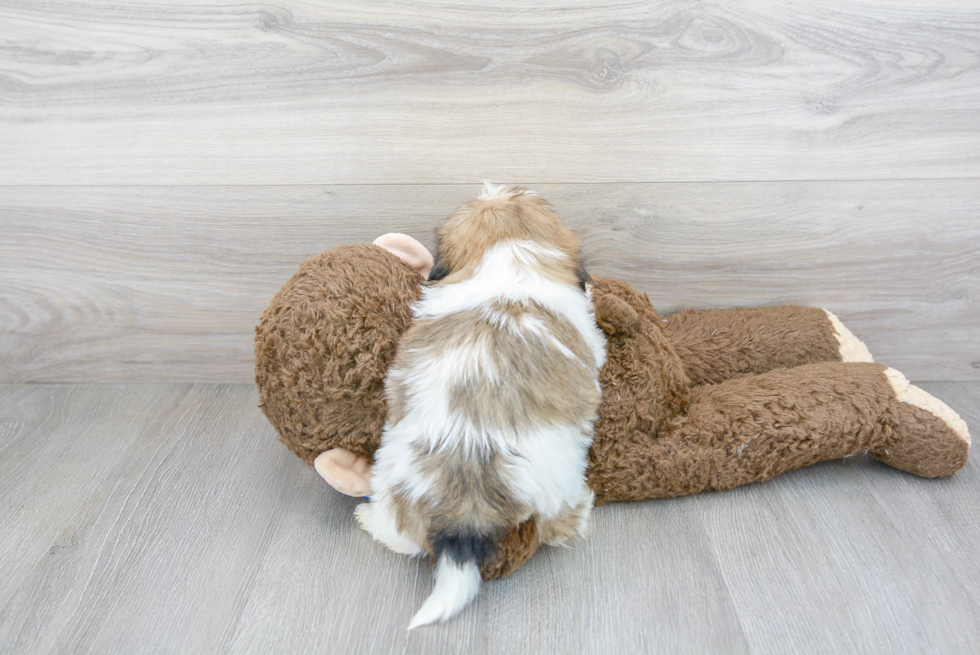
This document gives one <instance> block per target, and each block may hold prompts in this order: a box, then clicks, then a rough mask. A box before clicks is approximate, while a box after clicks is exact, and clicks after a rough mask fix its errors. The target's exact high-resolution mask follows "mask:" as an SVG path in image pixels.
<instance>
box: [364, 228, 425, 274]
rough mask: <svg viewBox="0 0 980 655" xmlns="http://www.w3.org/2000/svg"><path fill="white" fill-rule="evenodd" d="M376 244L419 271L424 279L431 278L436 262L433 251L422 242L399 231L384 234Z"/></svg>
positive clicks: (376, 240)
mask: <svg viewBox="0 0 980 655" xmlns="http://www.w3.org/2000/svg"><path fill="white" fill-rule="evenodd" d="M374 245H376V246H379V247H381V248H384V249H385V250H387V251H388V252H390V253H391V254H393V255H395V256H396V257H398V258H399V259H400V260H402V261H403V262H405V263H406V264H408V265H409V266H411V267H412V268H414V269H415V270H416V271H418V272H419V275H421V276H422V278H423V279H425V280H428V279H429V273H430V272H431V271H432V265H433V263H434V261H433V259H432V253H430V252H429V251H428V249H427V248H426V247H425V246H423V245H422V244H421V243H419V242H418V241H416V240H415V239H413V238H412V237H410V236H408V235H407V234H400V233H398V232H389V233H388V234H382V235H381V236H379V237H378V238H377V239H375V240H374Z"/></svg>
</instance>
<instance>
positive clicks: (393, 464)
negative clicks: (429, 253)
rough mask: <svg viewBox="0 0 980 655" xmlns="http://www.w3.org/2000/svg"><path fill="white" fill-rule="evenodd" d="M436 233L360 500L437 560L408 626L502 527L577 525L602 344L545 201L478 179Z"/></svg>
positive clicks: (569, 248)
mask: <svg viewBox="0 0 980 655" xmlns="http://www.w3.org/2000/svg"><path fill="white" fill-rule="evenodd" d="M436 233H437V235H438V236H439V238H440V243H439V250H438V258H437V263H436V265H435V267H434V268H433V270H432V273H431V275H430V278H429V284H428V285H427V286H426V288H425V289H424V290H423V293H422V297H421V299H420V300H419V301H418V303H417V304H416V305H415V306H414V307H413V312H414V316H415V319H414V323H413V325H412V327H411V328H410V329H409V330H408V331H407V332H406V333H405V335H404V336H403V337H402V340H401V342H400V343H399V346H398V353H397V355H396V357H395V360H394V362H393V365H392V366H391V367H390V369H389V373H388V377H387V379H386V382H385V385H386V386H385V390H386V394H387V400H388V422H387V424H386V425H385V428H384V431H383V434H382V438H381V447H380V448H379V449H378V451H377V453H376V454H375V465H374V468H373V473H372V479H371V488H372V490H373V492H374V493H373V495H372V496H371V500H370V502H369V503H364V504H362V505H360V506H359V507H358V508H357V511H356V515H357V517H358V520H359V521H360V523H361V525H362V526H364V528H365V529H366V530H368V532H370V533H371V534H372V536H373V537H374V538H375V539H377V540H378V541H380V542H382V543H384V544H385V545H387V546H389V547H390V548H391V549H392V550H395V551H396V552H399V553H405V554H409V555H419V554H422V553H429V554H431V555H432V556H433V557H434V558H435V559H436V561H437V569H436V581H435V589H434V590H433V592H432V595H431V596H430V597H429V598H428V600H426V602H425V603H424V604H423V605H422V608H421V609H420V610H419V612H418V613H417V614H416V615H415V617H414V618H413V619H412V622H411V624H410V625H409V629H412V628H414V627H416V626H420V625H426V624H429V623H432V622H434V621H440V620H445V619H447V618H449V617H451V616H454V615H455V614H457V613H458V612H459V611H460V610H462V609H463V607H465V606H466V605H467V604H468V603H469V602H470V601H471V600H472V599H473V598H474V597H475V596H476V594H477V592H478V590H479V588H480V565H481V563H483V562H484V561H486V560H487V559H489V558H492V557H493V556H494V554H495V553H494V548H495V546H496V544H497V542H498V540H499V539H500V538H501V537H502V536H503V535H504V533H506V532H507V531H508V530H509V529H510V528H512V527H514V526H516V525H518V524H520V523H522V522H524V521H525V520H527V519H528V518H531V517H533V518H534V520H535V521H536V523H537V528H538V534H539V535H540V536H541V540H542V541H543V542H545V543H550V544H556V545H557V544H565V543H567V542H568V541H570V540H571V539H572V538H573V537H575V536H576V535H578V534H581V533H582V532H583V531H584V530H585V528H586V526H587V524H588V520H589V515H590V512H591V510H592V500H593V494H592V492H591V490H590V489H589V488H588V486H587V485H586V482H585V470H586V464H587V462H586V459H587V456H588V450H589V446H590V445H591V443H592V435H593V424H594V422H595V420H596V414H597V410H598V407H599V401H600V387H599V381H598V376H599V370H600V368H601V367H602V364H603V362H604V361H605V354H606V344H605V339H604V337H603V335H602V332H601V331H600V330H599V328H598V327H597V325H596V322H595V316H594V315H593V311H592V301H591V296H590V293H589V289H588V285H587V282H588V275H587V273H586V272H585V269H584V267H583V266H582V263H581V261H580V260H579V241H578V238H577V237H576V236H575V234H573V233H572V232H571V231H570V230H568V229H567V228H566V227H565V226H564V225H562V223H561V222H560V221H559V220H558V217H557V216H556V215H555V214H554V212H553V211H552V210H551V207H550V205H549V204H548V203H547V202H545V201H544V200H542V199H541V198H539V197H537V196H536V195H535V194H533V193H531V192H529V191H527V190H525V189H521V188H504V187H498V186H493V185H491V184H490V183H489V182H488V183H486V185H485V187H484V190H483V193H482V194H481V195H480V197H479V198H477V199H476V200H473V201H471V202H469V203H467V204H465V205H463V206H462V207H461V208H460V209H458V210H457V211H456V212H455V213H453V214H452V215H451V216H450V217H449V219H448V220H447V221H446V223H445V224H444V225H442V226H441V227H440V228H439V229H438V230H437V231H436Z"/></svg>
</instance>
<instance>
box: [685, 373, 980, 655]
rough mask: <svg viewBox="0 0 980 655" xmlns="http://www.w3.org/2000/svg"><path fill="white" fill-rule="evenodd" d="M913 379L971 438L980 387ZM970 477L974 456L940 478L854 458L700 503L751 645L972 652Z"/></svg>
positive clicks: (974, 533)
mask: <svg viewBox="0 0 980 655" xmlns="http://www.w3.org/2000/svg"><path fill="white" fill-rule="evenodd" d="M922 386H923V388H925V389H926V390H927V391H930V392H931V393H933V394H935V395H937V396H938V397H940V398H942V399H943V400H945V401H948V402H949V403H950V405H951V406H953V407H954V408H956V409H957V410H958V411H959V412H960V413H961V414H962V416H963V418H964V419H965V420H967V422H968V424H969V426H970V430H971V432H972V433H973V434H976V427H975V426H977V425H980V385H977V384H975V383H974V384H969V385H968V384H924V385H922ZM978 481H980V465H978V464H977V458H976V457H975V456H974V457H973V458H972V459H971V460H970V461H969V462H968V463H967V465H966V467H965V468H964V469H963V470H961V471H960V472H959V473H957V474H956V475H955V476H953V477H951V478H947V479H942V480H927V479H923V478H916V477H914V476H910V475H908V474H904V473H902V472H900V471H896V470H894V469H890V468H888V467H886V466H883V465H873V464H871V463H870V462H869V461H868V460H867V459H864V458H854V459H850V460H846V461H843V462H828V463H825V464H820V465H817V466H813V467H809V468H806V469H801V470H799V471H795V472H792V473H789V474H786V475H783V476H779V477H778V478H774V479H773V480H772V481H771V482H767V483H762V484H757V485H751V486H748V487H740V488H737V489H734V490H732V492H730V493H723V494H706V495H703V496H699V497H697V500H698V503H699V507H700V509H701V511H702V515H703V518H704V521H705V525H706V526H707V532H708V534H709V536H710V537H711V540H712V544H713V545H714V549H715V550H714V552H715V554H716V556H717V558H718V561H719V563H720V567H721V569H722V571H723V572H724V577H725V580H726V583H727V584H728V588H729V589H730V590H731V592H732V596H733V598H734V601H735V606H736V608H737V611H738V615H739V619H740V623H741V625H742V627H743V629H744V631H745V634H746V636H747V638H748V640H749V643H750V644H752V645H753V646H756V647H761V650H760V652H772V653H780V652H794V653H825V652H828V651H829V650H834V651H840V652H853V653H865V652H866V653H871V652H876V653H883V652H936V653H944V652H975V651H976V648H977V643H978V640H980V593H978V591H980V589H978V587H977V586H976V584H975V583H974V581H976V580H980V565H978V563H977V562H978V559H977V555H978V554H980V547H978V543H980V541H978V540H977V537H978V534H980V533H978V530H980V520H978V518H977V516H976V514H975V512H974V511H973V510H972V509H971V508H975V506H976V499H977V498H980V496H978V494H980V486H978ZM845 498H846V499H847V500H846V501H845V500H844V499H845ZM747 553H751V554H752V555H751V556H749V557H747V556H746V554H747ZM789 626H791V628H788V627H789Z"/></svg>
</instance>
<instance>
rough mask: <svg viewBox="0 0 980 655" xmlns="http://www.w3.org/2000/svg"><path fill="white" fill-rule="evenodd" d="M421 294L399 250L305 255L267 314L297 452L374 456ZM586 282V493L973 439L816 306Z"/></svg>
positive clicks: (265, 377) (507, 545) (676, 490)
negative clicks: (899, 387) (673, 297)
mask: <svg viewBox="0 0 980 655" xmlns="http://www.w3.org/2000/svg"><path fill="white" fill-rule="evenodd" d="M420 293H421V278H420V277H419V275H418V274H417V273H416V272H415V271H414V270H412V269H411V268H409V267H408V266H407V265H405V264H402V263H401V261H400V260H398V258H397V257H395V256H394V255H391V254H389V253H387V252H386V251H384V250H382V249H381V248H378V247H376V246H343V247H341V248H336V249H334V250H331V251H328V252H326V253H323V254H321V255H319V256H317V257H314V258H312V259H310V260H308V261H306V262H304V263H303V265H302V266H301V267H300V270H299V271H298V272H297V273H296V275H294V276H293V278H292V279H291V280H290V281H289V282H287V283H286V285H285V286H284V287H283V289H282V290H281V291H280V292H279V293H278V294H277V295H276V297H275V298H274V299H273V301H272V303H271V304H270V306H269V308H268V309H267V310H266V311H265V313H264V314H263V315H262V322H261V323H260V325H259V327H258V328H257V329H256V349H255V354H256V382H257V384H258V386H259V391H260V395H261V398H262V408H263V410H264V411H265V413H266V416H268V417H269V420H270V421H271V422H272V424H273V425H274V426H275V428H276V430H277V431H278V432H279V435H280V440H281V441H282V442H283V443H285V444H286V445H287V446H288V447H289V448H290V449H291V450H292V451H293V452H295V453H296V454H297V455H299V456H300V457H301V458H303V460H304V461H305V462H307V463H308V464H311V463H312V462H313V459H314V458H315V457H316V456H317V455H318V454H319V453H321V452H324V451H326V450H329V449H331V448H346V449H348V450H350V451H352V452H354V453H355V454H358V455H361V456H363V457H367V458H371V457H372V456H373V453H374V451H375V450H376V449H377V447H378V444H379V442H380V437H381V428H382V426H383V424H384V420H385V402H384V397H383V385H384V377H385V373H386V370H387V367H388V364H389V363H390V361H391V359H392V357H393V355H394V352H395V348H396V345H397V342H398V339H399V337H400V336H401V334H402V332H403V331H404V330H405V329H406V328H407V326H408V324H409V322H410V320H411V316H410V309H409V305H410V304H411V302H412V301H414V300H415V299H417V298H418V297H419V295H420ZM592 294H593V300H594V303H595V311H596V320H597V322H598V324H599V326H600V327H601V328H602V329H603V330H604V331H605V333H606V335H607V338H608V347H607V360H606V364H605V366H604V367H603V370H602V374H601V378H600V382H601V385H602V391H603V402H602V406H601V407H600V410H599V420H598V422H597V423H596V431H595V440H594V443H593V446H592V449H591V452H590V456H589V470H588V481H589V485H590V486H591V487H592V489H593V491H594V492H595V494H596V502H597V504H602V503H607V502H612V501H618V500H644V499H651V498H665V497H670V496H677V495H682V494H691V493H697V492H700V491H704V490H708V489H716V490H720V489H728V488H731V487H734V486H736V485H740V484H746V483H749V482H755V481H759V480H765V479H768V478H770V477H772V476H774V475H777V474H779V473H782V472H784V471H789V470H791V469H795V468H799V467H801V466H807V465H809V464H813V463H816V462H820V461H823V460H828V459H836V458H840V457H846V456H850V455H856V454H860V453H865V452H869V453H871V454H872V455H873V456H874V457H876V458H878V459H879V460H881V461H882V462H884V463H886V464H888V465H890V466H894V467H896V468H899V469H902V470H905V471H909V472H911V473H914V474H916V475H923V476H930V477H934V476H944V475H950V474H952V473H954V472H955V471H957V470H959V469H960V468H961V467H962V466H963V465H964V464H965V463H966V457H967V454H968V451H969V441H968V437H967V438H964V437H963V436H960V435H958V434H956V433H955V432H954V431H953V430H952V429H951V428H950V426H948V425H947V424H946V423H944V422H943V421H942V420H940V419H939V418H937V416H935V415H933V414H931V413H930V412H927V411H925V410H923V409H919V408H918V407H916V406H914V405H910V404H907V403H905V402H902V401H900V400H899V399H898V398H897V397H896V395H895V392H894V391H893V389H892V386H891V384H890V382H889V379H888V377H887V376H886V374H885V367H883V366H881V365H879V364H872V363H845V362H841V361H840V359H841V357H840V354H839V344H838V342H837V339H836V337H835V336H834V335H835V330H834V327H833V326H832V324H831V322H830V319H829V318H828V316H827V315H826V313H825V312H823V311H822V310H819V309H812V308H807V307H789V306H788V307H772V308H759V309H736V310H715V311H706V312H697V311H694V310H688V311H684V312H680V313H678V314H675V315H673V316H670V317H668V318H667V319H666V320H664V319H662V318H661V317H660V316H659V315H658V314H657V312H656V311H655V310H654V308H653V306H652V304H651V303H650V300H649V299H648V298H647V297H646V295H645V294H641V293H639V292H638V291H637V290H636V289H634V288H633V287H631V286H630V285H629V284H627V283H625V282H620V281H617V280H612V279H609V278H603V277H599V276H596V277H595V278H594V281H593V287H592ZM957 420H958V419H957ZM538 545H539V543H538V537H537V531H536V529H535V526H534V524H533V522H530V523H525V524H523V525H521V526H519V527H518V528H515V529H514V530H512V531H511V532H510V533H508V535H506V536H505V537H504V539H503V540H502V542H501V543H500V545H499V547H498V551H497V555H498V556H497V559H496V561H494V562H492V563H490V564H488V565H487V566H485V567H484V570H483V575H484V577H487V578H490V577H499V576H503V575H507V574H509V573H510V572H512V571H513V570H514V569H516V568H517V567H518V566H520V565H521V564H522V563H523V562H524V561H526V560H527V558H528V557H530V556H531V554H532V553H533V552H534V551H535V550H536V549H537V547H538Z"/></svg>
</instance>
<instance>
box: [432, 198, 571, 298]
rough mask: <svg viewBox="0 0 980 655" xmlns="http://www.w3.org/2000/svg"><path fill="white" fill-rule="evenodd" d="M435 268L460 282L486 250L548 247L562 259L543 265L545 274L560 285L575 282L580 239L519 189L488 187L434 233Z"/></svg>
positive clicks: (542, 204)
mask: <svg viewBox="0 0 980 655" xmlns="http://www.w3.org/2000/svg"><path fill="white" fill-rule="evenodd" d="M436 235H437V236H438V237H439V239H440V241H439V253H438V264H439V265H440V266H441V267H443V269H444V273H443V274H444V275H446V276H452V277H453V281H459V280H460V279H465V278H467V277H469V276H471V275H472V274H473V270H474V269H475V268H476V266H477V265H478V264H479V263H480V261H482V259H483V256H484V254H485V253H486V252H487V250H488V249H490V248H491V247H493V246H494V245H496V244H498V243H500V242H501V241H507V240H510V241H530V242H533V243H536V244H538V245H540V246H542V247H545V248H553V249H555V250H557V251H559V252H561V253H562V254H564V255H565V257H563V258H546V259H544V260H543V261H542V265H543V266H544V267H545V270H546V273H547V274H548V275H549V276H550V277H552V278H553V279H555V280H556V281H560V282H567V283H569V284H573V283H576V282H577V274H576V269H577V268H578V266H579V249H580V246H579V240H578V237H577V236H575V233H574V232H572V231H571V230H569V229H568V228H567V227H565V226H564V225H563V224H562V222H561V221H560V220H559V219H558V217H557V216H556V215H555V213H554V212H553V211H552V209H551V205H550V204H549V203H548V202H547V201H545V200H543V199H541V198H539V197H538V196H536V195H535V194H533V193H532V192H530V191H528V190H527V189H524V188H522V187H508V188H502V187H500V188H498V187H493V192H492V193H489V194H488V193H486V192H485V193H484V195H481V196H480V197H479V198H476V199H475V200H471V201H470V202H468V203H466V204H465V205H463V206H462V207H460V208H459V209H457V210H456V211H455V212H453V213H452V214H451V215H450V216H449V219H448V220H447V221H446V222H445V223H444V224H443V225H441V226H440V227H439V228H438V229H437V230H436Z"/></svg>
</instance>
